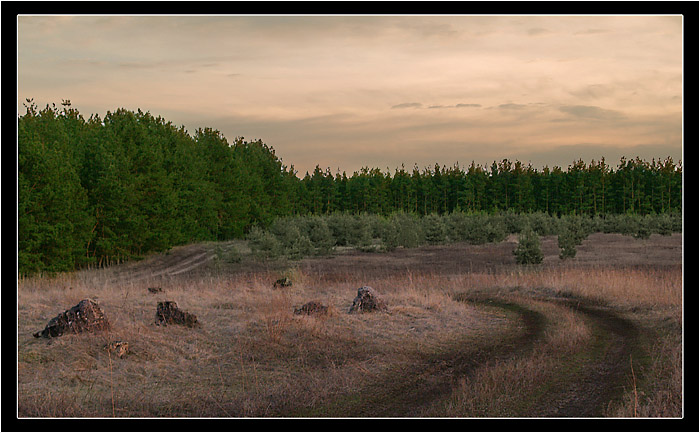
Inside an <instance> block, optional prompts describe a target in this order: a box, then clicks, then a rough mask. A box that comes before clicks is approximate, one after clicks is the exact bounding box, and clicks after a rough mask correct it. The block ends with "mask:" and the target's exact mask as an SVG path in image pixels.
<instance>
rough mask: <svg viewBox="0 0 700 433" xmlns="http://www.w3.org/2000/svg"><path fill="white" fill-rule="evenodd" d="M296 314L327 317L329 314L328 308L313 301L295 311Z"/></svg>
mask: <svg viewBox="0 0 700 433" xmlns="http://www.w3.org/2000/svg"><path fill="white" fill-rule="evenodd" d="M294 314H306V315H307V316H312V315H313V316H325V315H326V314H328V307H326V306H325V305H323V304H321V303H320V302H316V301H311V302H307V303H306V304H304V305H302V306H301V307H299V308H295V309H294Z"/></svg>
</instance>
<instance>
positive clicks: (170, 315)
mask: <svg viewBox="0 0 700 433" xmlns="http://www.w3.org/2000/svg"><path fill="white" fill-rule="evenodd" d="M171 324H174V325H185V326H187V327H190V328H193V327H195V326H198V325H199V322H197V316H195V315H194V314H190V313H188V312H186V311H183V310H181V309H179V308H177V304H176V303H175V302H172V301H165V302H159V303H158V306H157V308H156V325H171Z"/></svg>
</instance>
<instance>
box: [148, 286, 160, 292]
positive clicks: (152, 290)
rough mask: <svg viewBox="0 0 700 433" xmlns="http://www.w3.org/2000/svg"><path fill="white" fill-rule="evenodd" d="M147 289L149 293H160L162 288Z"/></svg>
mask: <svg viewBox="0 0 700 433" xmlns="http://www.w3.org/2000/svg"><path fill="white" fill-rule="evenodd" d="M148 291H149V292H151V293H161V292H162V291H163V289H162V288H160V287H149V288H148Z"/></svg>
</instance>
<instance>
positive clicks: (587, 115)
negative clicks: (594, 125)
mask: <svg viewBox="0 0 700 433" xmlns="http://www.w3.org/2000/svg"><path fill="white" fill-rule="evenodd" d="M559 111H561V112H562V113H566V114H570V115H572V116H574V117H579V118H584V119H594V120H619V119H622V118H624V117H625V116H624V115H623V114H622V113H621V112H619V111H615V110H606V109H603V108H600V107H596V106H594V105H564V106H561V107H559Z"/></svg>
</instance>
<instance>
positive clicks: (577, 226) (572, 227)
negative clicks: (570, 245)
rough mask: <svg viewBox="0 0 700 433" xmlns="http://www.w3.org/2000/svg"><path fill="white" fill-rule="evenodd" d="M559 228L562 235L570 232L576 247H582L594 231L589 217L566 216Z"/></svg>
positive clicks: (561, 220) (562, 218) (563, 217)
mask: <svg viewBox="0 0 700 433" xmlns="http://www.w3.org/2000/svg"><path fill="white" fill-rule="evenodd" d="M559 227H560V228H559V232H560V233H563V232H569V233H570V236H572V238H573V240H574V243H575V245H581V243H582V242H583V240H584V239H586V238H587V237H588V235H589V234H590V232H591V230H592V222H591V219H590V218H587V217H581V216H578V215H564V216H562V217H561V219H560V221H559Z"/></svg>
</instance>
